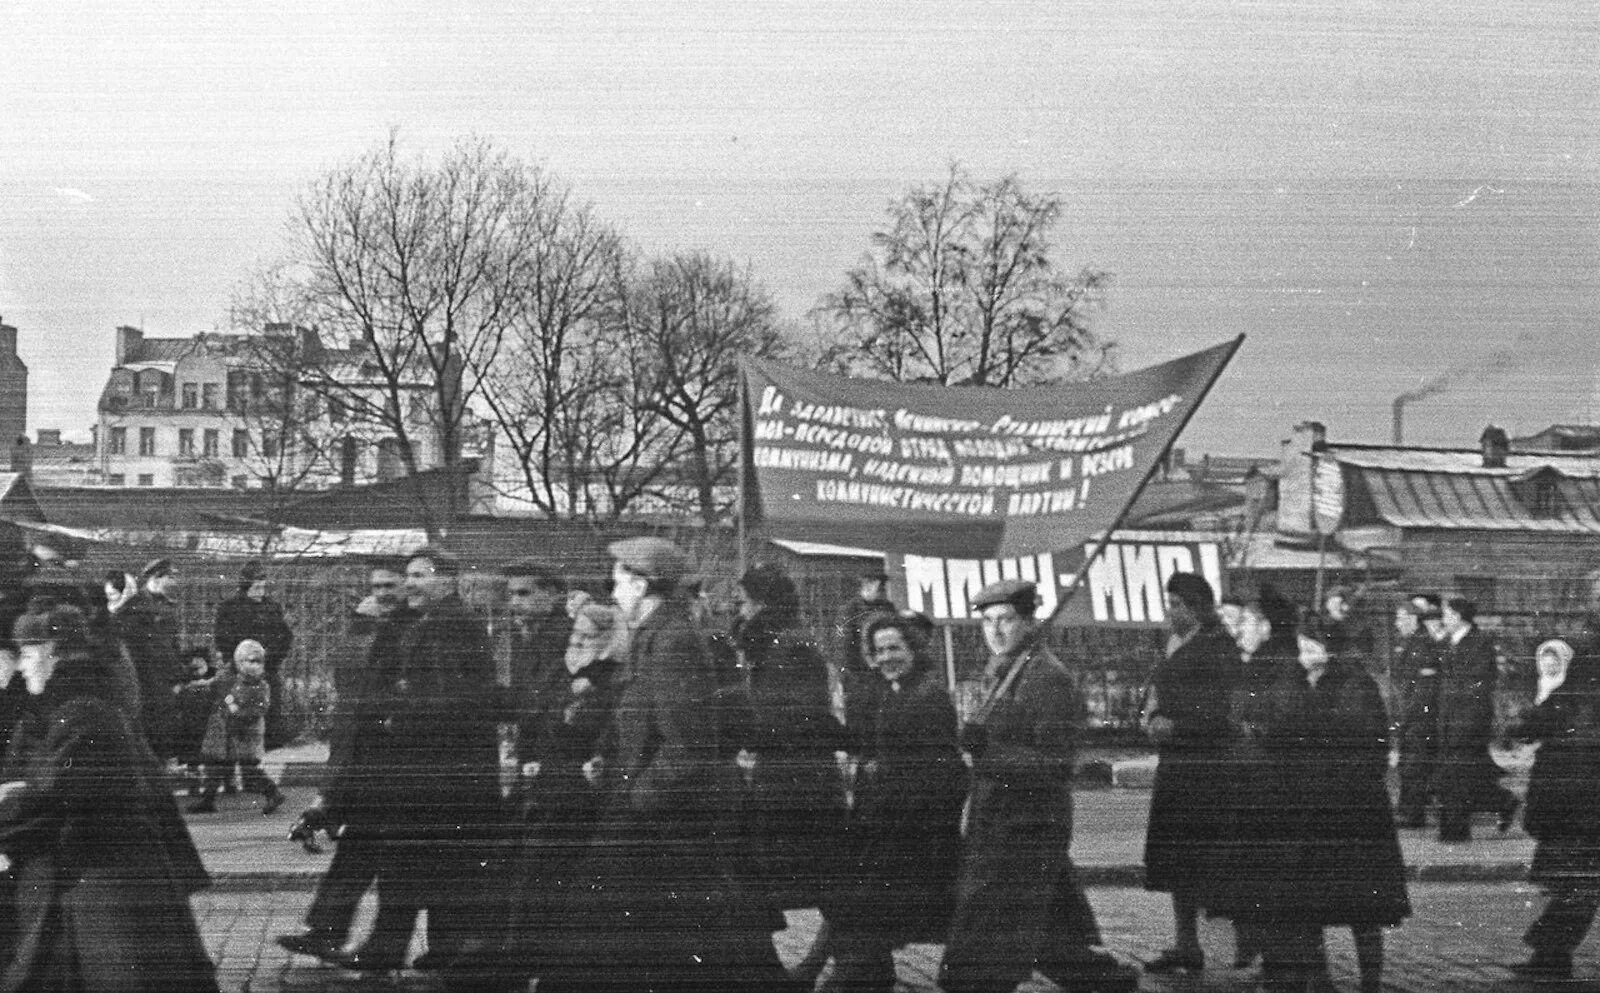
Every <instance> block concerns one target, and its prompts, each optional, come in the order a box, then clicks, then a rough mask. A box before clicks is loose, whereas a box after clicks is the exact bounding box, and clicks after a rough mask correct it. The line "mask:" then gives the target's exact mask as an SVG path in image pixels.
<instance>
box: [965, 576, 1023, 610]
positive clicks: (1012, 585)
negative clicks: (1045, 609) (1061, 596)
mask: <svg viewBox="0 0 1600 993" xmlns="http://www.w3.org/2000/svg"><path fill="white" fill-rule="evenodd" d="M1038 600H1039V588H1038V587H1037V586H1035V585H1034V584H1033V583H1031V582H1029V581H1028V580H1026V579H1002V580H1001V581H1000V582H998V583H990V584H989V585H988V586H985V587H984V588H983V589H981V590H979V591H978V595H977V596H975V597H973V598H972V609H973V610H983V609H984V608H986V607H994V606H997V605H999V604H1002V603H1009V604H1011V605H1013V606H1017V607H1023V608H1027V607H1033V606H1036V605H1037V604H1038Z"/></svg>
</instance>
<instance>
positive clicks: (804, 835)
mask: <svg viewBox="0 0 1600 993" xmlns="http://www.w3.org/2000/svg"><path fill="white" fill-rule="evenodd" d="M738 591H739V606H740V616H739V620H738V621H737V622H736V623H735V625H734V630H733V644H734V647H735V649H736V651H737V656H738V669H739V673H740V675H741V676H742V685H741V686H740V687H739V690H740V692H739V693H738V697H739V698H740V705H739V706H737V707H734V708H732V710H733V713H734V714H737V715H739V716H738V717H737V718H736V719H735V721H734V728H735V729H736V730H735V729H730V734H731V737H732V738H733V739H735V740H734V741H733V742H730V744H736V745H738V746H739V749H740V751H739V754H738V756H737V761H738V765H739V767H740V768H741V769H744V770H745V774H744V778H745V780H746V786H745V789H744V797H745V818H744V834H745V840H746V842H747V843H748V844H749V845H750V846H751V849H752V851H753V853H754V859H753V861H754V865H755V867H756V869H755V871H756V874H757V876H758V877H759V878H758V879H757V880H756V881H755V888H756V889H757V890H758V891H759V892H762V893H764V894H765V895H766V897H767V899H768V900H770V901H771V902H772V904H773V905H774V906H775V907H778V908H800V907H815V906H816V905H817V903H818V901H819V900H820V899H821V897H822V894H823V893H825V892H826V891H827V890H828V888H829V883H830V882H831V879H830V877H829V876H828V874H827V873H826V872H819V868H820V867H822V866H823V865H825V864H826V863H827V862H828V860H829V859H830V856H832V855H833V854H834V853H835V852H836V850H837V845H838V840H839V832H840V830H841V829H842V827H843V814H844V784H843V782H842V780H841V778H840V774H839V765H838V762H837V761H836V760H835V758H834V753H835V752H837V751H841V750H843V749H844V748H845V747H846V740H845V735H844V728H843V727H842V726H841V725H840V723H839V721H838V720H837V719H836V718H835V717H834V716H833V705H832V698H831V694H830V690H829V685H828V668H827V664H826V663H825V662H824V661H823V659H822V655H821V653H819V652H818V650H817V648H816V646H815V645H814V644H813V643H812V642H811V641H810V640H809V639H807V638H806V637H805V635H804V633H803V632H802V631H800V630H799V627H798V626H799V622H800V595H799V592H798V591H797V590H796V589H795V585H794V582H793V580H791V579H790V578H789V577H788V576H787V575H785V574H784V573H783V571H782V570H780V569H778V568H777V567H776V566H772V565H766V564H762V565H756V566H753V567H752V568H750V569H748V570H747V571H746V572H745V574H744V575H743V576H742V577H741V578H740V580H739V589H738ZM779 919H780V921H781V918H779ZM779 926H780V927H781V926H782V925H781V923H780V925H779Z"/></svg>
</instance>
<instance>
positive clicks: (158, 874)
mask: <svg viewBox="0 0 1600 993" xmlns="http://www.w3.org/2000/svg"><path fill="white" fill-rule="evenodd" d="M13 634H14V638H15V640H16V642H17V643H18V646H19V649H20V662H19V668H20V671H21V675H22V677H23V679H24V680H25V681H26V684H27V689H28V693H29V694H30V700H29V706H28V710H27V713H26V715H25V716H24V717H23V720H22V722H21V723H20V724H19V726H18V728H17V730H16V731H15V732H14V734H13V736H12V741H11V744H10V748H9V751H8V754H7V758H6V765H5V775H4V777H3V778H4V779H5V780H6V781H5V782H4V783H3V784H0V851H4V853H5V854H6V856H7V857H8V858H9V859H10V860H11V862H12V864H13V873H14V875H15V877H16V880H17V887H16V893H17V903H16V928H17V935H16V942H15V946H14V951H13V954H12V957H11V959H10V961H9V962H8V963H7V964H6V967H5V971H4V973H3V975H0V990H3V991H7V993H10V991H24V990H26V991H63V993H66V991H71V993H77V991H82V993H99V991H103V990H118V991H129V993H134V991H150V993H189V991H194V993H214V991H215V990H216V989H217V984H216V978H215V974H214V969H213V966H212V963H211V961H210V959H209V958H208V957H207V955H206V951H205V947H204V945H203V944H202V942H201V939H200V932H199V928H198V927H197V926H196V924H195V919H194V914H193V911H192V910H191V909H190V906H189V894H190V893H192V892H193V891H194V890H195V889H197V888H198V887H199V886H200V885H203V878H204V876H203V870H202V869H201V868H200V867H199V864H198V859H197V858H195V856H194V846H193V844H192V843H190V841H189V837H188V834H187V832H186V831H184V832H183V833H182V837H181V838H174V837H173V833H172V830H171V827H170V824H171V817H170V815H171V813H172V804H173V801H172V796H171V793H170V792H169V791H168V789H167V784H166V783H165V782H164V781H163V780H162V779H161V777H160V774H159V772H158V770H156V768H155V764H154V762H153V759H152V757H151V755H150V753H149V751H148V750H147V749H146V748H145V746H144V745H143V744H142V743H141V742H140V741H139V740H138V739H137V738H136V736H135V735H134V734H133V733H132V732H131V731H130V730H129V727H128V722H127V720H126V718H125V717H124V715H123V714H122V712H121V711H120V710H119V709H118V707H117V706H115V705H114V704H113V703H112V702H111V701H109V700H108V699H107V694H108V693H109V692H110V687H112V685H113V679H112V666H111V660H110V656H109V654H108V653H109V651H110V649H108V648H106V647H105V646H103V645H100V644H97V643H95V642H94V641H93V640H92V639H91V637H90V633H89V625H88V622H87V620H86V619H85V618H84V615H83V613H82V612H81V611H79V610H78V609H76V608H73V607H55V608H53V609H51V610H50V611H49V612H48V613H33V614H25V615H23V616H22V617H21V618H19V619H18V620H17V623H16V625H15V628H14V631H13ZM180 827H181V822H180ZM191 860H192V861H191Z"/></svg>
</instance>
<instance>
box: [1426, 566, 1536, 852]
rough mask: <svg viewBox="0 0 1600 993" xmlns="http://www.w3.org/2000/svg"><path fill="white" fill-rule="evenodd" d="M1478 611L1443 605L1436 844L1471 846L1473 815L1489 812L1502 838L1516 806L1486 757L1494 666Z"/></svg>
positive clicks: (1462, 603)
mask: <svg viewBox="0 0 1600 993" xmlns="http://www.w3.org/2000/svg"><path fill="white" fill-rule="evenodd" d="M1477 613H1478V610H1477V606H1476V605H1475V604H1474V603H1473V602H1472V601H1470V600H1465V599H1462V598H1459V597H1455V598H1452V599H1450V600H1448V601H1446V602H1445V605H1444V609H1443V611H1442V617H1443V619H1444V627H1445V632H1446V634H1445V638H1446V640H1445V644H1444V652H1443V656H1442V658H1441V661H1440V681H1439V766H1438V770H1439V771H1438V774H1437V778H1438V790H1439V840H1440V841H1470V840H1471V839H1472V814H1473V813H1474V812H1475V811H1479V810H1492V811H1494V812H1495V813H1496V814H1497V815H1498V817H1499V823H1498V826H1499V829H1500V832H1501V833H1502V834H1504V833H1505V832H1506V831H1507V830H1509V829H1510V827H1511V822H1512V818H1514V817H1515V816H1516V812H1517V807H1518V806H1519V803H1520V801H1518V800H1517V797H1516V794H1514V793H1512V792H1511V791H1510V790H1508V789H1506V788H1504V787H1503V786H1500V785H1499V778H1500V767H1499V766H1497V765H1495V762H1494V759H1493V757H1491V756H1490V755H1489V741H1490V739H1491V737H1492V736H1493V729H1494V688H1495V683H1496V681H1497V680H1498V678H1499V663H1498V660H1497V659H1496V657H1495V649H1494V643H1493V642H1492V641H1490V640H1489V636H1488V635H1486V634H1484V633H1483V632H1482V631H1481V630H1479V629H1478V626H1477V624H1476V623H1475V621H1476V619H1477Z"/></svg>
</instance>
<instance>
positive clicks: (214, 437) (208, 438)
mask: <svg viewBox="0 0 1600 993" xmlns="http://www.w3.org/2000/svg"><path fill="white" fill-rule="evenodd" d="M221 443H222V432H221V431H218V430H217V429H216V428H206V433H205V434H204V435H203V436H202V440H201V444H202V445H203V446H204V447H203V448H202V449H201V451H200V454H202V455H204V456H205V457H206V458H208V459H214V458H216V457H217V452H218V451H220V448H219V446H220V445H221Z"/></svg>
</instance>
